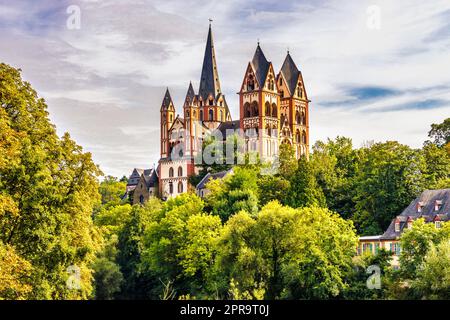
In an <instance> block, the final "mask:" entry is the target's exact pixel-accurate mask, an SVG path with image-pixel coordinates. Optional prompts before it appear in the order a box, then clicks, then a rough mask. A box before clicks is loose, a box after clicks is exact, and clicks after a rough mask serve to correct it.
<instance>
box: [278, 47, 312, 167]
mask: <svg viewBox="0 0 450 320" xmlns="http://www.w3.org/2000/svg"><path fill="white" fill-rule="evenodd" d="M277 83H278V87H279V92H280V98H281V106H280V109H281V110H280V111H281V118H280V121H281V132H280V140H281V143H290V144H291V145H292V146H293V147H294V150H295V152H296V156H297V158H299V157H300V156H301V155H306V156H308V155H309V120H308V118H309V110H308V103H309V100H308V97H307V95H306V90H305V85H304V82H303V77H302V73H301V72H300V71H299V70H298V68H297V66H296V65H295V63H294V61H293V60H292V57H291V55H290V54H289V52H288V53H287V55H286V58H285V60H284V63H283V66H282V67H281V70H280V72H279V73H278V76H277Z"/></svg>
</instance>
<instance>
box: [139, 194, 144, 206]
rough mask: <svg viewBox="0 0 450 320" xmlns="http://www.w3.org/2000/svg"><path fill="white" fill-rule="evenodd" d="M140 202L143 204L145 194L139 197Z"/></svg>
mask: <svg viewBox="0 0 450 320" xmlns="http://www.w3.org/2000/svg"><path fill="white" fill-rule="evenodd" d="M139 202H140V203H141V204H143V203H144V196H143V195H142V194H141V195H140V197H139Z"/></svg>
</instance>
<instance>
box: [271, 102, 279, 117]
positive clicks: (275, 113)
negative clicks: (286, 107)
mask: <svg viewBox="0 0 450 320" xmlns="http://www.w3.org/2000/svg"><path fill="white" fill-rule="evenodd" d="M277 115H278V112H277V105H276V104H275V103H272V117H274V118H276V117H277Z"/></svg>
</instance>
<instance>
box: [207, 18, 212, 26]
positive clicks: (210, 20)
mask: <svg viewBox="0 0 450 320" xmlns="http://www.w3.org/2000/svg"><path fill="white" fill-rule="evenodd" d="M208 20H209V26H211V22H213V19H211V18H209V19H208Z"/></svg>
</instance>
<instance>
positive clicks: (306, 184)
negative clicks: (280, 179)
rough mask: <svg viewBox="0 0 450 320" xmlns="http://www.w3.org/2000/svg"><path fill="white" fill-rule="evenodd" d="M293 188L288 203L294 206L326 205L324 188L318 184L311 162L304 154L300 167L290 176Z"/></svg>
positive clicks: (299, 162)
mask: <svg viewBox="0 0 450 320" xmlns="http://www.w3.org/2000/svg"><path fill="white" fill-rule="evenodd" d="M290 185H291V188H290V190H289V193H288V197H287V199H286V203H287V204H288V205H289V206H291V207H293V208H302V207H309V206H318V207H325V206H326V201H325V196H324V194H323V191H322V189H321V188H320V186H319V185H318V184H317V181H316V178H315V176H314V172H313V170H312V167H311V163H310V162H309V161H308V160H307V159H306V157H304V156H302V157H301V158H300V159H299V160H298V167H297V169H296V170H295V172H294V174H293V176H292V177H291V178H290Z"/></svg>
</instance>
